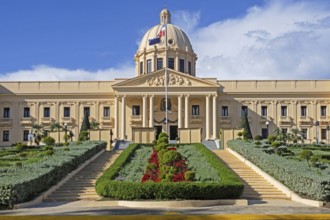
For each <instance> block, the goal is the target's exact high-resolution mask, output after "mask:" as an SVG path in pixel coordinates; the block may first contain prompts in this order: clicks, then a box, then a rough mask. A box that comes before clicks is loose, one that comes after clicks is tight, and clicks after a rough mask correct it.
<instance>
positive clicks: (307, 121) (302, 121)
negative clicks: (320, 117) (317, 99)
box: [298, 116, 313, 125]
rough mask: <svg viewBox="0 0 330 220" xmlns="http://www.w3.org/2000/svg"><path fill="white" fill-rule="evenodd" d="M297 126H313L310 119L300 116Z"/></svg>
mask: <svg viewBox="0 0 330 220" xmlns="http://www.w3.org/2000/svg"><path fill="white" fill-rule="evenodd" d="M298 120H299V125H313V121H312V118H311V117H309V116H300V118H299V119H298Z"/></svg>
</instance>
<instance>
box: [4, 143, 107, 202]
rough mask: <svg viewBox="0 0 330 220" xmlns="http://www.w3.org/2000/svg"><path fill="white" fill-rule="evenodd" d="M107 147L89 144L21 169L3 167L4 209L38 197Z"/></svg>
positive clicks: (55, 154)
mask: <svg viewBox="0 0 330 220" xmlns="http://www.w3.org/2000/svg"><path fill="white" fill-rule="evenodd" d="M105 147H106V143H105V142H86V143H85V144H83V145H82V146H79V147H76V146H73V147H72V148H71V150H70V151H69V152H64V151H62V149H58V150H57V149H55V151H54V152H55V153H54V154H53V155H52V156H51V157H47V158H45V159H44V160H41V161H39V162H38V163H34V164H24V166H23V167H22V168H21V169H19V170H18V169H17V167H5V168H0V174H1V181H0V206H1V205H4V206H7V207H12V205H13V204H15V203H21V202H25V201H27V200H29V199H31V198H33V197H35V196H36V195H38V193H40V192H42V191H44V190H46V189H47V188H48V187H50V186H51V185H54V184H56V183H57V182H58V181H60V180H61V179H62V178H63V177H65V176H66V175H67V174H68V173H69V172H71V171H72V170H74V169H75V168H77V167H78V165H79V164H81V163H82V162H85V161H86V160H87V159H90V158H91V157H92V156H94V155H95V154H96V153H98V152H99V151H100V150H102V149H105Z"/></svg>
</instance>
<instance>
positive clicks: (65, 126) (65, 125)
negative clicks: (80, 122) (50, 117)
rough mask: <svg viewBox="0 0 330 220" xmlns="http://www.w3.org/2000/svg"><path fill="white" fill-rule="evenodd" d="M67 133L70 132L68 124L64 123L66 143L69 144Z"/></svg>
mask: <svg viewBox="0 0 330 220" xmlns="http://www.w3.org/2000/svg"><path fill="white" fill-rule="evenodd" d="M67 132H68V123H66V122H65V123H64V141H65V142H68V137H67Z"/></svg>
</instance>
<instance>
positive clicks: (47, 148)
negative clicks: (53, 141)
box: [43, 146, 54, 151]
mask: <svg viewBox="0 0 330 220" xmlns="http://www.w3.org/2000/svg"><path fill="white" fill-rule="evenodd" d="M43 150H44V151H48V150H54V147H52V146H45V147H44V148H43Z"/></svg>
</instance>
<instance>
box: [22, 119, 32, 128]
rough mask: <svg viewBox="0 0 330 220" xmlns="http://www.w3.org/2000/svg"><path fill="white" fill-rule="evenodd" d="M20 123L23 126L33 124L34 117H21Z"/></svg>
mask: <svg viewBox="0 0 330 220" xmlns="http://www.w3.org/2000/svg"><path fill="white" fill-rule="evenodd" d="M20 124H21V126H31V125H32V118H31V117H24V118H21V122H20Z"/></svg>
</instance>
